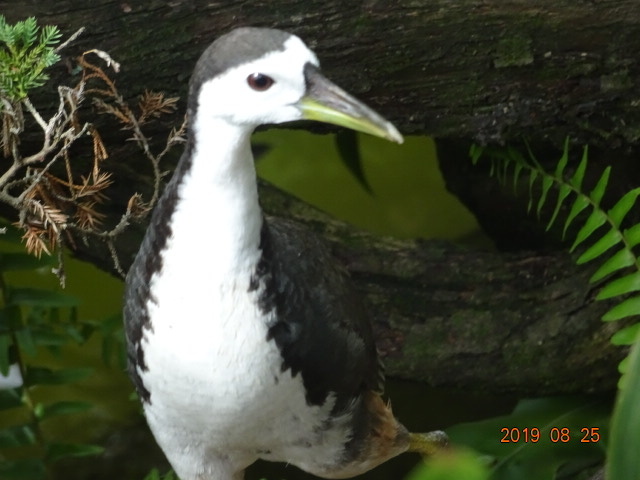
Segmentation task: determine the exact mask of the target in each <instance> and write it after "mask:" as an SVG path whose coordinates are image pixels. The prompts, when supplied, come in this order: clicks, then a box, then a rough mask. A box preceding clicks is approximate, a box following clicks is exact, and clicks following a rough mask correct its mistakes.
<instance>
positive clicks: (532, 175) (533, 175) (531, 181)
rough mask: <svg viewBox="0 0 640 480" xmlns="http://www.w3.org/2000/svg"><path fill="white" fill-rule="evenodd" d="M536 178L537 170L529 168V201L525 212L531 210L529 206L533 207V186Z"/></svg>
mask: <svg viewBox="0 0 640 480" xmlns="http://www.w3.org/2000/svg"><path fill="white" fill-rule="evenodd" d="M537 178H538V171H537V170H531V173H530V175H529V203H528V205H527V212H528V213H530V212H531V208H532V207H533V196H534V195H533V186H534V185H535V182H536V179H537Z"/></svg>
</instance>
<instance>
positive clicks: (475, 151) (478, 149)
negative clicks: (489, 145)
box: [469, 143, 485, 165]
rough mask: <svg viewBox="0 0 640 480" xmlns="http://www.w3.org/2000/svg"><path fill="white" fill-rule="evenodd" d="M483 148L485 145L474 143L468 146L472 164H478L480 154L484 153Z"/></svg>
mask: <svg viewBox="0 0 640 480" xmlns="http://www.w3.org/2000/svg"><path fill="white" fill-rule="evenodd" d="M484 149H485V147H483V146H480V145H476V144H475V143H472V144H471V147H469V156H470V157H471V163H472V164H473V165H477V164H478V161H479V160H480V157H482V154H483V153H484Z"/></svg>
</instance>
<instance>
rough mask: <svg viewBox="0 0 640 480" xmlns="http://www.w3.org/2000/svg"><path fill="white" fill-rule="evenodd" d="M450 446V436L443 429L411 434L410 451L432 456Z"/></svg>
mask: <svg viewBox="0 0 640 480" xmlns="http://www.w3.org/2000/svg"><path fill="white" fill-rule="evenodd" d="M448 446H449V437H448V436H447V434H446V433H444V432H443V431H442V430H434V431H433V432H427V433H410V434H409V448H408V451H409V452H417V453H419V454H420V455H422V456H423V457H430V456H431V455H433V454H434V453H436V452H439V451H441V450H444V449H446V448H447V447H448Z"/></svg>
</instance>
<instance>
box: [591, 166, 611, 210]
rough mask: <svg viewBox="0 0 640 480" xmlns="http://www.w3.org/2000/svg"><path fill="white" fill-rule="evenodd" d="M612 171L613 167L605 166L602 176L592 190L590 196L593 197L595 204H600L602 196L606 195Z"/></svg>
mask: <svg viewBox="0 0 640 480" xmlns="http://www.w3.org/2000/svg"><path fill="white" fill-rule="evenodd" d="M610 173H611V167H607V168H605V169H604V172H602V176H601V177H600V179H599V180H598V183H597V184H596V186H595V187H594V189H593V190H591V194H590V195H589V196H590V197H591V201H592V202H593V203H594V204H595V205H600V201H601V200H602V197H603V196H604V192H605V191H606V189H607V184H608V183H609V174H610Z"/></svg>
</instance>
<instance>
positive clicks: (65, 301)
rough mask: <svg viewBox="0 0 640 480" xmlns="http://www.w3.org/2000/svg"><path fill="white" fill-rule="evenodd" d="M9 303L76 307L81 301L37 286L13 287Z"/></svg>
mask: <svg viewBox="0 0 640 480" xmlns="http://www.w3.org/2000/svg"><path fill="white" fill-rule="evenodd" d="M8 303H10V304H12V305H26V306H32V307H75V306H77V305H78V304H79V303H80V302H79V300H78V299H77V298H76V297H72V296H71V295H67V294H65V293H60V292H54V291H52V290H41V289H37V288H12V289H11V290H10V291H9V299H8Z"/></svg>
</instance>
